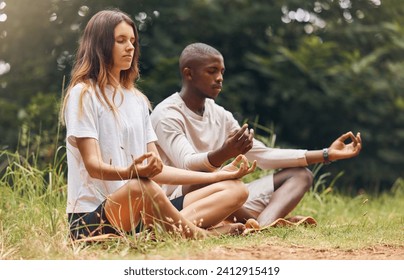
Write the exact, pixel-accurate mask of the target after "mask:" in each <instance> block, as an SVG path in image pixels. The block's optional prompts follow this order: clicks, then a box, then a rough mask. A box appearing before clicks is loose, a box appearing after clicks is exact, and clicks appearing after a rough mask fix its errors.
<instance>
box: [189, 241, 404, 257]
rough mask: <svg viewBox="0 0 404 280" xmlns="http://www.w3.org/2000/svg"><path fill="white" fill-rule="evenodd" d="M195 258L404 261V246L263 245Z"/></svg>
mask: <svg viewBox="0 0 404 280" xmlns="http://www.w3.org/2000/svg"><path fill="white" fill-rule="evenodd" d="M192 259H210V260H212V259H214V260H215V259H217V260H231V259H238V260H240V259H246V260H247V259H248V260H263V259H271V260H404V246H398V247H396V246H390V245H377V246H372V247H369V248H361V249H349V250H344V249H340V248H332V249H329V248H327V249H322V248H310V247H306V246H300V245H292V246H287V247H285V246H280V245H275V244H263V245H259V246H251V247H249V248H234V247H227V246H220V247H216V248H213V249H211V250H209V251H205V252H204V253H203V254H196V255H194V256H192Z"/></svg>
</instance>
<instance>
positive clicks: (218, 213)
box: [181, 180, 248, 231]
mask: <svg viewBox="0 0 404 280" xmlns="http://www.w3.org/2000/svg"><path fill="white" fill-rule="evenodd" d="M247 197H248V190H247V188H246V186H245V185H244V183H243V182H241V181H239V180H228V181H223V182H218V183H214V184H211V185H208V186H204V187H202V188H200V189H197V190H194V191H192V192H189V193H187V194H186V195H185V198H184V209H183V210H182V211H181V214H182V215H183V216H184V217H186V218H187V219H188V220H190V221H192V222H194V223H196V225H197V226H199V227H202V228H210V227H213V226H215V225H217V224H218V223H220V222H222V221H223V220H224V219H226V218H227V217H228V216H229V215H230V214H231V213H233V212H234V211H236V210H237V209H239V208H240V207H241V206H242V205H243V204H244V202H245V201H246V200H247ZM226 227H227V229H224V228H222V229H224V230H227V231H232V230H233V229H234V230H235V231H237V229H238V227H239V225H237V226H226ZM217 230H218V229H217Z"/></svg>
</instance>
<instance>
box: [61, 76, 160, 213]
mask: <svg viewBox="0 0 404 280" xmlns="http://www.w3.org/2000/svg"><path fill="white" fill-rule="evenodd" d="M83 87H84V85H83V84H78V85H76V86H74V87H73V88H72V89H71V92H70V96H69V99H68V101H67V106H66V111H65V120H66V129H67V134H66V147H67V163H68V195H67V207H66V212H67V213H82V212H91V211H94V210H95V209H96V208H97V207H98V206H99V205H100V204H101V202H102V201H104V200H105V198H106V196H107V195H109V194H111V193H113V192H115V191H116V190H117V189H118V188H120V187H121V186H122V185H123V184H125V182H126V181H125V180H118V181H105V180H98V179H94V178H92V177H91V176H90V175H89V174H88V172H87V170H86V168H85V166H84V163H83V158H82V157H81V154H80V152H79V150H78V148H77V145H76V138H82V137H89V138H94V139H96V140H97V141H98V143H99V145H100V149H101V155H102V159H103V161H104V162H105V163H108V164H111V165H113V166H117V167H127V166H129V165H130V164H131V163H132V161H133V159H134V158H137V157H139V156H141V155H143V154H144V153H146V152H147V143H150V142H153V141H156V140H157V138H156V134H155V133H154V131H153V128H152V126H151V122H150V118H149V109H148V106H147V102H146V100H145V98H144V97H143V96H142V95H141V94H140V93H135V92H133V91H130V90H125V89H121V92H122V95H121V94H119V93H117V94H116V96H115V98H114V101H115V104H116V105H117V108H118V110H117V114H116V115H114V113H113V112H112V110H110V109H109V108H107V107H106V106H105V105H104V104H102V103H101V102H100V101H99V100H98V99H97V97H96V95H95V93H94V92H93V90H92V89H89V90H88V91H87V92H86V93H84V95H83V98H82V102H83V103H82V110H81V113H80V107H81V105H80V96H81V91H82V89H83ZM106 93H107V95H108V97H109V98H111V99H112V94H113V91H112V89H111V88H109V89H107V90H106Z"/></svg>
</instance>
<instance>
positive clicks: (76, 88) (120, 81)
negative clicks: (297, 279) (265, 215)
mask: <svg viewBox="0 0 404 280" xmlns="http://www.w3.org/2000/svg"><path fill="white" fill-rule="evenodd" d="M138 59H139V44H138V33H137V30H136V27H135V24H134V22H133V21H132V20H131V19H130V17H129V16H128V15H126V14H125V13H123V12H121V11H119V10H105V11H101V12H98V13H97V14H96V15H94V16H93V17H92V18H91V19H90V21H89V22H88V24H87V26H86V28H85V30H84V33H83V36H82V38H81V40H80V44H79V49H78V52H77V56H76V61H75V64H74V67H73V70H72V77H71V81H70V84H69V87H68V90H67V95H66V97H65V99H64V103H63V107H62V114H63V116H64V120H65V124H66V128H67V135H66V144H67V159H68V201H67V213H68V217H69V223H70V232H71V237H72V238H73V239H80V238H85V237H92V236H97V235H102V234H120V233H122V232H134V231H135V230H136V227H137V226H138V225H139V223H140V222H142V224H143V225H144V227H146V228H149V227H154V226H155V225H157V224H158V225H159V227H161V228H163V229H164V230H166V231H169V232H179V233H180V234H181V235H182V236H184V237H189V238H198V237H203V236H207V235H211V234H218V233H223V232H230V233H234V232H237V231H239V232H240V231H242V230H243V229H244V225H242V224H232V225H226V226H224V227H221V228H220V227H217V228H216V229H215V230H214V231H206V230H204V229H202V228H210V227H212V226H214V225H216V224H218V223H219V222H220V221H222V220H223V219H225V218H226V217H228V216H229V215H230V214H231V213H232V212H234V211H235V210H237V209H238V208H239V207H240V206H241V205H242V204H243V203H244V201H245V200H246V199H247V195H248V194H247V191H246V188H245V186H244V184H243V183H242V182H241V181H240V180H237V179H239V178H240V177H242V176H244V175H245V174H248V173H250V172H252V171H253V170H254V169H255V163H253V164H252V165H251V167H249V164H248V162H247V161H246V159H245V157H244V156H242V155H240V156H238V157H237V158H236V159H235V160H234V161H233V162H232V163H231V164H229V165H227V166H225V167H224V168H222V169H221V170H219V171H218V172H213V173H204V172H193V171H187V170H182V169H177V168H173V167H169V166H164V165H163V164H162V161H161V160H160V157H159V155H158V151H157V149H156V146H155V144H154V141H156V140H157V138H156V135H155V133H154V131H153V129H152V127H151V123H150V120H149V108H150V104H149V102H148V100H147V98H146V97H145V96H144V95H143V94H142V93H141V92H140V91H139V90H137V89H136V87H135V80H136V79H137V78H138V75H139V70H138ZM159 184H184V185H186V184H211V185H210V186H211V188H210V190H209V191H206V190H205V191H201V192H200V193H198V194H197V195H193V196H192V197H188V198H187V197H185V198H182V200H181V201H180V204H181V205H179V206H178V205H177V207H178V208H179V210H181V209H182V207H183V206H186V208H184V210H183V212H185V213H186V217H185V216H184V215H182V214H181V213H180V212H179V210H178V209H176V208H175V207H174V206H173V204H172V203H171V202H170V201H169V200H168V198H166V196H165V194H164V193H163V191H162V190H161V188H160V186H159ZM230 194H231V195H230ZM201 198H203V199H205V204H204V203H201V202H200V199H201ZM220 201H222V203H216V202H220ZM177 202H178V201H177ZM207 206H209V207H207ZM206 220H208V222H206ZM191 221H192V222H191ZM196 224H198V226H199V227H198V226H197V225H196Z"/></svg>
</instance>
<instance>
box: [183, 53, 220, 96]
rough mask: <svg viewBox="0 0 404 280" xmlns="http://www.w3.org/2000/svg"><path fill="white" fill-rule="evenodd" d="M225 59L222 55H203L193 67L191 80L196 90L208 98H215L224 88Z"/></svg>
mask: <svg viewBox="0 0 404 280" xmlns="http://www.w3.org/2000/svg"><path fill="white" fill-rule="evenodd" d="M224 70H225V67H224V60H223V57H222V56H221V55H209V56H205V57H201V58H200V60H199V61H198V62H195V63H194V64H193V66H192V68H191V81H190V83H191V84H192V86H193V88H194V90H195V91H196V92H199V93H200V94H201V95H203V96H204V97H206V98H212V99H215V98H216V97H217V96H218V95H219V93H220V91H221V90H222V84H223V74H224Z"/></svg>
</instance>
